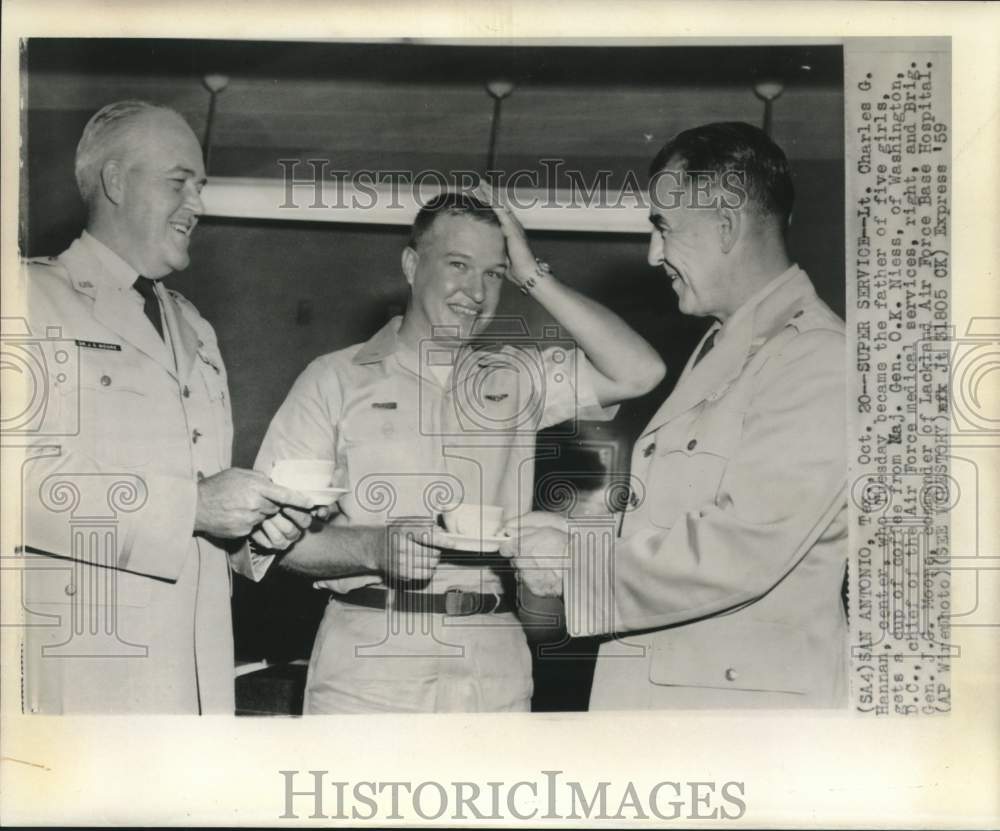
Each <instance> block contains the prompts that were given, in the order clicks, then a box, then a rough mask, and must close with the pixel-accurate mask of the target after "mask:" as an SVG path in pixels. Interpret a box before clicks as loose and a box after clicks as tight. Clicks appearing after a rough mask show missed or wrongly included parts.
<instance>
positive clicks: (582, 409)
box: [538, 346, 618, 430]
mask: <svg viewBox="0 0 1000 831" xmlns="http://www.w3.org/2000/svg"><path fill="white" fill-rule="evenodd" d="M541 365H542V370H543V377H544V379H545V390H544V395H545V405H544V407H543V409H542V418H541V423H540V425H539V427H538V429H539V430H543V429H545V428H546V427H551V426H552V425H554V424H560V423H562V422H563V421H567V420H569V419H571V418H575V419H581V420H583V421H611V420H612V419H613V418H614V417H615V416H616V415H617V414H618V405H617V404H615V405H614V406H611V407H602V406H601V404H600V402H599V401H598V400H597V392H596V391H595V389H594V372H595V370H594V367H593V366H592V365H591V363H590V361H589V360H588V359H587V356H586V355H585V354H584V352H583V350H581V349H576V348H573V349H572V350H569V351H567V350H566V349H564V348H561V347H557V346H549V347H546V348H545V349H543V350H542V351H541Z"/></svg>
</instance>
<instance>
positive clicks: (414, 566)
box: [376, 522, 441, 586]
mask: <svg viewBox="0 0 1000 831" xmlns="http://www.w3.org/2000/svg"><path fill="white" fill-rule="evenodd" d="M433 530H434V529H433V527H432V526H431V525H429V524H427V523H422V524H409V523H406V522H395V523H391V524H389V525H387V526H386V527H385V536H384V545H383V546H381V547H380V551H379V552H378V555H377V557H376V563H377V567H378V570H379V571H380V572H381V573H382V576H383V577H384V578H385V582H386V584H387V585H389V586H393V585H395V584H397V583H400V582H403V583H411V582H412V583H426V582H427V581H428V580H430V579H431V577H433V576H434V570H435V569H436V568H437V564H438V560H440V559H441V552H440V551H439V550H438V549H436V548H433V547H432V546H431V539H432V535H433Z"/></svg>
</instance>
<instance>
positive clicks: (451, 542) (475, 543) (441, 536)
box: [433, 528, 510, 553]
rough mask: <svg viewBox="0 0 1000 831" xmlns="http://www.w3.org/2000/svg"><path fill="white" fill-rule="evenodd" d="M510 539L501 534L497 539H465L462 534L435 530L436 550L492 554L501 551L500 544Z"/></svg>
mask: <svg viewBox="0 0 1000 831" xmlns="http://www.w3.org/2000/svg"><path fill="white" fill-rule="evenodd" d="M509 539H510V536H509V535H508V534H500V535H499V536H496V537H483V538H482V539H480V538H479V537H465V536H462V535H461V534H452V533H451V532H450V531H445V530H444V529H443V528H435V529H434V543H433V544H434V546H435V547H436V548H448V549H451V550H452V551H481V552H483V553H492V552H494V551H499V550H500V543H503V542H507V540H509Z"/></svg>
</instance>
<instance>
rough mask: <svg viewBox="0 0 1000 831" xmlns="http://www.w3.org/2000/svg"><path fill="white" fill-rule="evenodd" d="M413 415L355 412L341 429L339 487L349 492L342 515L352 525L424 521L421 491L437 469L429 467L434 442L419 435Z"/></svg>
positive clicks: (401, 412) (394, 412)
mask: <svg viewBox="0 0 1000 831" xmlns="http://www.w3.org/2000/svg"><path fill="white" fill-rule="evenodd" d="M416 421H417V415H416V413H411V412H407V411H400V410H399V409H392V410H389V409H371V410H369V411H367V412H359V413H358V414H357V416H356V417H354V418H352V419H350V420H349V421H348V422H346V423H343V424H342V425H341V429H340V446H341V449H340V451H338V465H339V464H340V461H341V460H344V461H346V467H347V469H346V471H344V472H343V473H338V482H339V483H341V484H342V486H343V487H346V488H349V489H350V492H349V493H348V494H346V495H345V496H344V498H343V499H342V500H341V509H342V510H343V511H344V513H345V514H347V516H349V517H350V518H351V521H352V523H355V524H364V523H372V522H375V523H382V522H385V521H386V519H387V518H388V517H390V516H423V515H425V514H428V513H429V511H428V509H427V508H426V506H425V505H424V500H423V495H424V493H423V491H424V488H425V487H426V486H427V484H428V483H429V480H430V479H432V478H433V477H434V475H435V473H436V472H437V470H438V468H439V467H440V465H433V464H432V463H431V461H432V460H431V458H430V454H429V452H428V449H429V448H430V446H431V445H432V444H433V437H431V436H424V435H421V433H420V432H419V430H418V429H417V424H416Z"/></svg>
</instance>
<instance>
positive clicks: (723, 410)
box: [564, 266, 847, 709]
mask: <svg viewBox="0 0 1000 831" xmlns="http://www.w3.org/2000/svg"><path fill="white" fill-rule="evenodd" d="M716 330H718V331H717V334H716ZM708 337H715V345H714V348H713V349H711V350H710V351H708V352H707V354H706V355H705V356H704V357H703V358H702V359H701V360H700V361H698V362H697V366H695V363H696V361H695V359H694V358H692V360H691V361H690V362H689V364H688V366H687V367H686V368H685V370H684V373H683V374H682V376H681V378H680V379H679V380H678V382H677V385H676V387H675V389H674V391H673V393H672V394H671V395H670V397H669V398H668V399H667V400H666V402H665V403H664V404H663V406H662V407H661V408H660V410H659V411H658V412H657V413H656V415H655V416H654V417H653V419H652V421H651V422H650V423H649V425H648V426H647V427H646V429H645V430H644V431H643V433H642V435H641V436H640V438H639V439H638V440H637V442H636V444H635V450H634V454H633V458H632V474H633V477H634V479H635V480H637V481H638V484H637V486H636V490H635V492H634V493H633V498H632V505H631V507H630V510H629V511H627V512H626V515H625V517H624V522H623V526H622V529H621V534H620V537H619V538H618V539H617V540H616V545H615V546H614V555H613V557H606V558H603V559H600V560H595V559H593V558H590V559H585V558H582V557H579V556H574V560H573V565H572V567H571V568H570V569H569V571H568V574H567V577H566V585H565V587H564V590H565V596H566V602H567V616H568V620H569V627H570V631H571V633H572V634H574V635H592V634H599V633H608V632H620V633H626V634H625V635H624V636H623V637H622V639H621V641H616V640H612V641H609V642H607V643H605V644H604V645H603V646H602V648H601V651H600V655H599V657H598V661H597V667H596V672H595V678H594V685H593V690H592V694H591V708H592V709H626V708H628V709H647V708H654V709H655V708H668V707H681V708H687V707H720V708H725V707H774V708H784V707H796V706H807V707H826V706H843V705H844V704H846V690H847V684H846V658H845V654H846V653H845V649H846V621H845V614H844V610H843V606H842V602H841V596H840V588H841V582H842V579H843V575H844V569H845V566H846V560H847V524H846V461H845V442H846V376H845V367H846V364H845V360H846V358H845V353H844V330H843V322H842V321H841V320H840V319H839V318H838V317H837V316H836V315H834V314H833V312H831V311H830V309H829V308H828V307H827V306H826V305H825V304H824V303H823V302H822V301H821V300H820V299H819V298H818V297H817V296H816V293H815V291H814V289H813V287H812V284H811V283H810V281H809V278H808V277H807V275H806V274H805V273H804V272H803V271H801V270H800V269H798V268H797V267H795V266H793V267H792V268H790V269H789V270H788V271H787V272H785V273H784V274H782V275H781V276H780V277H778V278H776V279H775V280H773V281H772V282H771V283H769V284H768V285H767V286H766V287H764V288H763V289H762V290H761V291H760V292H758V294H757V295H755V296H754V297H752V298H750V300H749V301H748V302H747V303H746V304H744V306H743V307H742V308H741V309H740V310H738V311H737V313H736V314H735V315H733V317H732V318H731V319H730V320H729V321H728V322H727V323H726V324H725V325H724V326H722V327H721V329H720V328H718V326H716V327H713V329H712V331H710V332H709V333H707V334H706V338H708ZM698 351H699V350H696V354H697V352H698ZM608 598H610V600H609V599H608ZM629 633H636V634H629Z"/></svg>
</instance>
